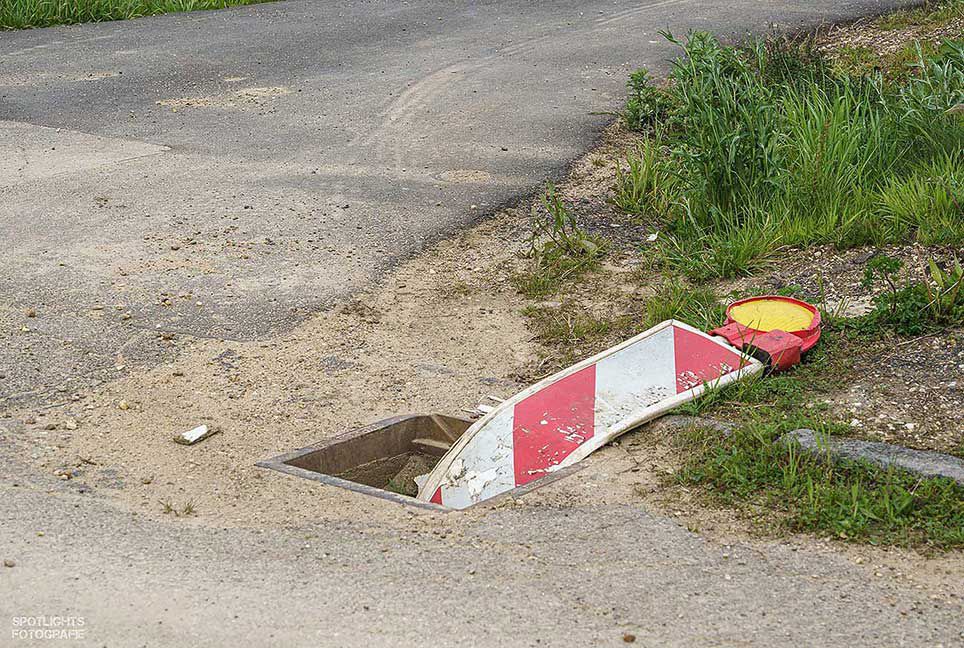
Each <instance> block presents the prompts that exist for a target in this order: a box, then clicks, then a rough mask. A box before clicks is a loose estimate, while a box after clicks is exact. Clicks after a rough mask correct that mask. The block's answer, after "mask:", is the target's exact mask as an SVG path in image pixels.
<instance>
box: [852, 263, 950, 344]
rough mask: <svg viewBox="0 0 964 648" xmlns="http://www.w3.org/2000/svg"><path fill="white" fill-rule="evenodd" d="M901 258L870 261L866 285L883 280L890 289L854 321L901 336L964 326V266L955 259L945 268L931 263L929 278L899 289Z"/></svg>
mask: <svg viewBox="0 0 964 648" xmlns="http://www.w3.org/2000/svg"><path fill="white" fill-rule="evenodd" d="M901 265H902V264H901V262H900V261H899V260H898V259H895V258H892V257H889V256H887V255H883V254H880V255H877V256H875V257H873V258H872V259H870V260H869V261H868V262H867V267H866V269H865V273H864V286H865V287H867V288H870V287H872V286H873V284H874V282H875V281H880V282H882V283H884V284H885V285H886V286H887V289H886V290H885V291H884V292H882V293H881V294H879V295H877V297H875V298H874V310H873V311H872V312H871V313H869V314H868V315H866V316H865V317H863V318H861V319H859V320H857V321H856V322H853V323H852V324H851V326H853V327H855V328H858V329H861V328H862V329H865V330H873V329H874V328H880V327H883V328H889V329H893V330H894V331H895V332H897V333H900V334H901V335H921V334H923V333H926V332H928V331H933V330H940V329H942V328H946V327H953V326H961V325H964V288H962V286H964V267H962V266H961V263H960V261H958V260H957V259H955V260H954V261H953V262H952V263H950V264H948V267H947V268H942V267H941V266H939V265H938V264H937V263H936V262H935V261H934V260H933V259H931V260H930V261H929V262H928V273H929V275H930V276H929V277H928V278H927V279H925V280H924V281H920V282H909V283H906V284H905V285H902V286H899V285H898V279H897V274H898V272H899V271H900V269H901Z"/></svg>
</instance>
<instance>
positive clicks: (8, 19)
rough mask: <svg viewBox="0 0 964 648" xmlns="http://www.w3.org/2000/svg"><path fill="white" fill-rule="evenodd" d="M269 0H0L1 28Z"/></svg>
mask: <svg viewBox="0 0 964 648" xmlns="http://www.w3.org/2000/svg"><path fill="white" fill-rule="evenodd" d="M265 1H270V0H0V29H26V28H28V27H50V26H53V25H71V24H75V23H85V22H102V21H108V20H128V19H130V18H140V17H142V16H153V15H156V14H163V13H173V12H178V11H198V10H202V9H222V8H224V7H230V6H234V5H249V4H257V3H260V2H265Z"/></svg>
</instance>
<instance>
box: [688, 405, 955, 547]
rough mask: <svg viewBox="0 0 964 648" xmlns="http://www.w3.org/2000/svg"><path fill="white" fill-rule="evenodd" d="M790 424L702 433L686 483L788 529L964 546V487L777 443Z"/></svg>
mask: <svg viewBox="0 0 964 648" xmlns="http://www.w3.org/2000/svg"><path fill="white" fill-rule="evenodd" d="M781 427H783V426H780V425H775V424H773V423H769V424H768V423H759V424H756V425H752V426H747V427H743V428H741V429H740V430H738V431H737V432H736V433H734V434H733V435H732V436H731V437H730V438H727V439H723V438H722V437H721V436H720V435H719V433H718V432H715V431H714V432H708V431H705V430H695V431H693V432H691V433H690V434H689V435H687V437H686V439H685V441H684V443H685V444H686V447H687V450H688V451H689V452H690V457H689V459H688V461H687V462H686V463H685V465H684V468H683V470H682V471H681V472H680V473H679V477H678V478H679V479H680V481H681V482H682V483H684V484H688V485H695V486H702V487H704V488H705V489H706V491H705V492H707V493H709V494H710V496H711V497H713V498H714V499H716V500H717V501H719V502H720V503H723V504H726V505H730V506H737V507H739V508H743V509H749V508H751V507H756V508H759V507H763V508H765V509H767V510H769V511H776V512H778V513H779V514H780V516H781V518H782V519H781V521H782V524H784V525H785V526H786V527H787V528H788V529H789V530H793V531H806V532H814V533H819V534H824V535H830V536H834V537H838V538H841V539H846V540H857V541H863V542H869V543H871V544H895V545H903V546H915V547H922V548H925V549H926V548H930V549H939V550H947V549H960V548H964V488H962V487H961V486H959V485H958V484H957V483H956V482H954V481H952V480H950V479H921V478H919V477H917V476H914V475H911V474H909V473H905V472H903V471H900V470H896V469H888V470H881V469H878V468H876V467H873V466H869V465H865V464H861V463H857V462H849V461H845V462H834V461H832V460H831V459H830V458H828V457H822V456H814V455H812V454H809V453H806V452H803V451H802V450H801V449H800V448H799V446H798V445H796V444H795V443H791V444H788V445H784V444H782V443H778V442H777V439H778V438H779V434H780V429H781Z"/></svg>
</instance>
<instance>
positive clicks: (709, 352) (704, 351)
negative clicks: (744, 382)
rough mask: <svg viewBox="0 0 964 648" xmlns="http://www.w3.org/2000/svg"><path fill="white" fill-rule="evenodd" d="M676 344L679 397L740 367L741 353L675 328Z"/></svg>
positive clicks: (674, 338) (677, 391) (677, 390)
mask: <svg viewBox="0 0 964 648" xmlns="http://www.w3.org/2000/svg"><path fill="white" fill-rule="evenodd" d="M673 341H674V345H675V348H676V393H677V394H681V393H683V392H685V391H688V390H690V389H693V388H694V387H698V386H699V385H702V384H703V383H705V382H712V381H714V380H716V379H718V378H719V377H720V376H722V375H724V374H728V373H730V372H731V371H735V370H737V369H739V368H740V364H741V362H742V358H741V356H740V354H738V353H736V352H735V351H730V350H728V349H727V348H725V347H723V346H720V345H719V344H717V343H716V342H713V341H712V340H708V339H706V338H705V337H703V336H702V335H698V334H696V333H693V332H691V331H687V330H685V329H681V328H677V327H675V326H674V327H673Z"/></svg>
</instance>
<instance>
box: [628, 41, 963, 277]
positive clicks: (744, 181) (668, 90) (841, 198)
mask: <svg viewBox="0 0 964 648" xmlns="http://www.w3.org/2000/svg"><path fill="white" fill-rule="evenodd" d="M667 37H668V38H670V39H671V40H672V36H670V35H667ZM673 42H677V43H678V44H679V45H680V46H681V47H682V48H683V50H684V54H685V56H683V57H682V58H681V59H679V60H678V61H677V62H676V63H675V64H674V67H673V71H672V73H671V75H670V79H669V84H668V85H667V86H665V87H662V88H656V87H653V86H649V87H648V89H646V90H644V89H643V88H642V87H641V86H640V82H641V81H644V80H645V77H640V76H638V75H637V76H635V77H634V78H633V79H632V80H631V82H630V87H631V91H632V92H631V99H630V108H631V110H628V111H627V121H628V122H629V123H630V125H631V126H635V127H637V128H640V129H644V130H649V131H650V132H652V133H658V135H654V137H653V138H652V139H651V142H650V144H649V145H648V146H643V147H642V148H641V149H640V150H639V151H638V152H633V153H631V154H630V155H629V159H628V164H627V165H626V168H625V169H624V170H621V171H620V173H619V174H618V177H617V183H616V203H617V204H618V205H619V206H620V207H621V208H622V209H624V210H625V211H627V212H629V213H634V214H639V215H649V216H653V215H657V216H658V217H661V218H662V220H663V221H664V225H665V227H666V228H667V229H668V233H669V234H670V235H669V236H667V237H664V240H665V241H666V243H665V244H664V250H663V251H664V254H665V256H666V258H667V259H668V260H669V261H670V263H671V264H673V265H675V266H677V267H678V268H681V269H682V270H684V271H685V272H686V273H687V274H689V275H690V276H693V277H695V278H706V277H712V276H731V275H734V274H739V273H741V272H748V271H751V270H753V269H754V267H755V266H756V265H758V264H759V263H761V262H763V261H765V259H766V258H767V257H768V256H770V255H772V254H774V253H775V252H776V251H777V250H778V249H780V248H781V247H782V246H801V247H802V246H807V245H812V244H820V243H832V244H835V245H837V246H840V247H849V246H855V245H863V244H881V243H898V242H907V241H914V240H916V241H919V242H921V243H925V244H932V243H947V244H961V243H964V208H962V205H964V118H962V117H961V116H959V115H953V114H948V113H947V110H948V109H950V108H951V107H953V106H955V105H957V104H959V103H962V102H964V40H962V41H948V42H945V43H944V44H943V45H942V46H941V47H940V49H939V50H938V51H937V52H936V54H933V55H930V56H929V55H927V54H925V52H924V51H922V50H918V51H917V56H916V60H915V61H914V63H913V65H912V70H911V73H910V74H909V75H908V76H907V77H904V78H902V79H901V80H900V81H891V80H888V78H887V77H885V75H883V74H882V73H881V72H879V71H877V72H873V73H870V74H866V75H860V76H855V75H849V74H846V73H841V72H840V71H839V68H834V67H833V66H832V65H830V63H829V62H828V61H827V60H826V59H825V58H824V57H823V55H821V54H820V53H819V52H818V51H816V50H815V49H814V48H813V47H812V46H811V45H809V44H807V43H800V42H796V43H793V42H788V41H778V42H773V41H771V42H763V41H758V42H754V43H751V44H750V45H748V46H745V47H739V48H736V47H727V46H724V45H722V44H720V43H719V42H718V41H717V40H716V39H714V38H713V37H712V36H710V35H709V34H706V33H695V34H692V35H691V36H690V38H689V39H688V40H687V41H686V42H685V43H682V42H679V41H675V40H674V41H673ZM646 106H649V107H651V109H652V112H651V113H649V114H646V113H645V112H643V110H642V109H643V108H644V107H646Z"/></svg>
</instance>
